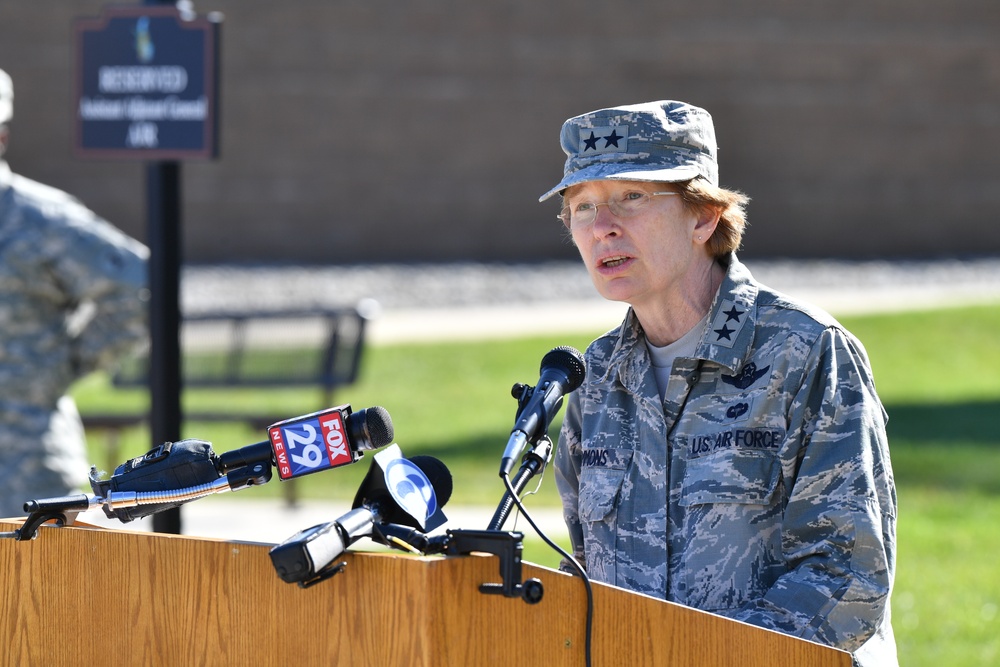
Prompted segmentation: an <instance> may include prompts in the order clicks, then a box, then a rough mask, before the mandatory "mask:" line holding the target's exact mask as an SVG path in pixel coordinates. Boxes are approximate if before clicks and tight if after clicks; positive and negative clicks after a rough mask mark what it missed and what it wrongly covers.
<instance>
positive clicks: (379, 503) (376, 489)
mask: <svg viewBox="0 0 1000 667" xmlns="http://www.w3.org/2000/svg"><path fill="white" fill-rule="evenodd" d="M374 458H375V460H374V461H373V462H372V467H371V468H370V469H369V471H368V475H367V476H366V477H365V480H364V481H363V482H362V484H361V487H360V488H359V489H358V494H357V496H356V497H355V499H354V509H352V510H351V511H350V512H348V513H347V514H345V515H343V516H342V517H340V518H339V519H337V520H335V521H330V522H328V523H323V524H319V525H316V526H312V527H311V528H307V529H305V530H303V531H300V532H298V533H296V534H295V535H292V536H291V537H289V538H288V539H286V540H285V541H284V542H282V543H281V544H278V545H276V546H274V547H272V548H271V550H270V551H269V555H270V557H271V563H272V565H273V566H274V569H275V571H276V572H277V573H278V576H279V577H280V578H281V579H282V580H283V581H285V582H287V583H290V584H291V583H297V584H299V585H300V586H308V585H311V584H312V583H316V582H317V581H320V580H322V579H324V578H326V576H330V575H332V574H333V573H334V571H335V570H336V568H333V571H331V569H330V566H331V564H332V563H333V561H334V560H335V559H337V558H338V557H339V556H340V555H341V554H343V553H344V551H345V550H346V549H347V547H348V546H350V545H351V544H353V543H354V542H355V541H357V540H359V539H361V538H362V537H370V536H372V535H373V534H377V533H378V526H379V525H381V524H383V523H387V524H389V523H391V524H398V525H405V526H410V527H413V528H418V529H420V530H423V531H430V530H433V529H435V528H437V527H439V526H441V525H442V524H443V523H444V522H445V521H446V520H447V519H446V518H445V516H444V514H443V513H442V512H441V507H442V506H444V504H445V503H447V502H448V500H449V499H450V498H451V492H452V479H451V473H450V472H449V471H448V468H447V467H446V466H445V465H444V463H442V462H441V461H439V460H438V459H436V458H434V457H433V456H414V457H413V458H412V459H406V458H403V457H402V454H401V453H400V452H399V448H398V446H396V445H393V446H392V447H389V448H387V449H385V450H383V451H381V452H379V453H378V454H376V455H375V457H374Z"/></svg>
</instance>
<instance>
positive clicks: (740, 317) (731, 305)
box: [709, 299, 747, 347]
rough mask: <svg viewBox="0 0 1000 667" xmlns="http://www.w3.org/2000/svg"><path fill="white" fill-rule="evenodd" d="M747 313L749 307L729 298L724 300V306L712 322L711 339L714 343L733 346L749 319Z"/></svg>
mask: <svg viewBox="0 0 1000 667" xmlns="http://www.w3.org/2000/svg"><path fill="white" fill-rule="evenodd" d="M746 314H747V308H746V307H745V306H740V305H738V304H736V303H735V302H733V301H730V300H729V299H726V300H725V301H723V302H722V308H720V309H719V311H718V313H717V314H716V316H715V320H714V321H713V322H712V330H711V333H710V334H709V341H710V342H711V343H712V344H713V345H721V346H722V347H732V346H733V344H734V343H736V339H737V338H739V335H740V331H742V330H743V325H744V324H745V323H746V321H747V317H746Z"/></svg>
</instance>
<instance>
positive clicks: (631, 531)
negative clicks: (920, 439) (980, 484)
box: [541, 101, 897, 667]
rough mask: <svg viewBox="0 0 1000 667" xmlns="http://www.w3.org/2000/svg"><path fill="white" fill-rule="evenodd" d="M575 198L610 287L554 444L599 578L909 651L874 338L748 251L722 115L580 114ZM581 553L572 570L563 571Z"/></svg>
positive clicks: (576, 234)
mask: <svg viewBox="0 0 1000 667" xmlns="http://www.w3.org/2000/svg"><path fill="white" fill-rule="evenodd" d="M560 143H561V146H562V148H563V150H564V152H565V153H566V155H567V160H566V163H565V170H564V177H563V179H562V181H561V182H560V183H559V184H558V185H556V186H555V187H554V188H552V189H551V190H549V191H548V192H546V193H545V194H544V195H543V196H542V197H541V200H543V201H544V200H546V199H548V198H550V197H552V196H554V195H557V194H558V195H560V196H561V198H562V204H563V208H562V209H561V213H560V216H559V217H560V218H561V220H562V221H563V223H564V224H565V226H566V228H567V229H568V230H569V235H570V236H571V237H572V240H573V243H574V244H575V246H576V247H577V249H578V250H579V252H580V255H581V257H582V259H583V262H584V264H585V265H586V268H587V270H588V272H589V274H590V277H591V279H592V281H593V283H594V285H595V287H596V288H597V291H598V292H599V293H600V294H601V295H602V296H603V297H605V298H606V299H610V300H614V301H622V302H626V303H628V304H629V305H630V308H629V311H628V313H627V315H626V317H625V320H624V321H623V322H622V324H621V325H620V326H619V327H617V328H616V329H614V330H612V331H610V332H608V333H607V334H605V335H603V336H601V337H599V338H598V339H596V340H595V341H594V342H593V343H591V345H590V346H589V347H588V348H587V352H586V355H585V359H586V362H587V377H586V380H585V381H584V383H583V385H582V386H581V388H580V389H578V390H577V391H575V392H574V393H572V394H571V395H570V396H569V398H568V400H567V407H566V414H565V419H564V422H563V426H562V430H561V432H560V438H559V446H558V448H557V451H556V455H555V467H556V482H557V485H558V488H559V492H560V494H561V496H562V499H563V506H564V515H565V518H566V523H567V526H568V528H569V533H570V538H571V542H572V546H573V552H574V557H575V558H576V559H577V560H578V561H579V562H580V563H581V564H583V566H584V567H585V569H586V571H587V572H588V576H590V577H591V578H592V579H594V580H597V581H602V582H606V583H608V584H612V585H615V586H619V587H622V588H626V589H630V590H633V591H637V592H640V593H644V594H647V595H651V596H654V597H658V598H662V599H666V600H670V601H673V602H677V603H680V604H683V605H687V606H690V607H695V608H697V609H701V610H704V611H708V612H712V613H715V614H720V615H723V616H727V617H730V618H733V619H738V620H740V621H745V622H748V623H752V624H754V625H758V626H762V627H765V628H769V629H772V630H777V631H779V632H783V633H786V634H790V635H795V636H798V637H802V638H805V639H808V640H811V641H815V642H819V643H823V644H828V645H831V646H835V647H838V648H841V649H844V650H846V651H850V652H851V653H852V654H853V659H854V664H856V665H865V666H874V665H878V666H879V667H887V666H890V665H896V664H897V658H896V648H895V640H894V639H893V634H892V627H891V624H890V619H889V595H890V591H891V590H892V584H893V577H894V571H895V560H896V492H895V485H894V481H893V475H892V468H891V465H890V462H889V449H888V444H887V441H886V432H885V422H886V413H885V411H884V409H883V407H882V404H881V402H880V401H879V398H878V396H877V394H876V392H875V384H874V381H873V379H872V372H871V368H870V365H869V361H868V358H867V354H866V352H865V350H864V348H863V347H862V345H861V343H860V342H859V341H858V340H857V339H856V338H855V337H854V336H853V335H852V334H851V333H849V332H848V331H846V330H845V329H844V328H843V327H842V326H841V325H840V324H839V323H838V322H837V321H836V320H835V319H834V318H833V317H831V316H830V315H829V314H827V313H825V312H823V311H821V310H819V309H818V308H816V307H814V306H812V305H809V304H806V303H802V302H800V301H796V300H794V299H792V298H790V297H787V296H784V295H782V294H779V293H777V292H775V291H773V290H771V289H769V288H767V287H765V286H764V285H761V284H760V283H757V282H756V281H755V280H754V279H753V277H752V276H751V275H750V272H749V271H748V270H747V268H746V267H745V266H744V265H743V264H741V263H740V262H739V260H737V258H736V254H735V253H736V250H737V249H738V248H739V246H740V245H741V242H742V237H743V231H744V227H745V224H746V215H745V211H746V205H747V202H748V198H747V197H746V196H745V195H743V194H742V193H739V192H735V191H732V190H726V189H723V188H720V187H719V184H718V164H717V147H716V139H715V129H714V125H713V122H712V118H711V116H710V115H709V114H708V113H707V112H706V111H705V110H703V109H700V108H697V107H694V106H691V105H689V104H685V103H682V102H674V101H661V102H651V103H645V104H637V105H631V106H624V107H618V108H610V109H602V110H598V111H593V112H590V113H587V114H583V115H581V116H577V117H575V118H570V119H569V120H567V121H566V122H565V123H564V124H563V127H562V132H561V137H560ZM565 566H566V564H564V567H565Z"/></svg>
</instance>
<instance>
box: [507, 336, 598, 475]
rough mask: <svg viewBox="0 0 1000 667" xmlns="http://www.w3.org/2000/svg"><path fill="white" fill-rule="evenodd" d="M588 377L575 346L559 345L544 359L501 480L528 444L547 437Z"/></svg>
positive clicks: (515, 431)
mask: <svg viewBox="0 0 1000 667" xmlns="http://www.w3.org/2000/svg"><path fill="white" fill-rule="evenodd" d="M586 375H587V365H586V364H585V363H584V361H583V355H582V354H580V353H579V351H577V350H576V349H574V348H572V347H568V346H560V347H557V348H555V349H553V350H550V351H549V352H548V353H547V354H546V355H545V356H544V357H542V364H541V369H540V370H539V379H538V384H537V385H536V386H535V388H534V389H533V390H532V392H531V397H530V398H529V399H528V402H527V404H526V405H524V407H523V408H521V410H520V411H519V412H518V413H517V421H516V422H515V424H514V429H513V430H512V431H511V432H510V439H509V440H508V441H507V448H506V449H504V452H503V458H502V459H501V460H500V476H501V477H504V476H506V475H509V474H510V471H511V469H513V467H514V463H515V461H516V460H517V458H518V457H519V456H520V455H521V453H522V452H523V451H524V448H525V447H526V446H527V445H528V443H534V442H535V441H536V440H538V438H539V437H541V436H543V435H545V433H546V431H547V430H548V428H549V424H550V423H551V422H552V418H553V417H555V416H556V413H557V412H559V408H560V407H562V400H563V396H564V395H566V394H568V393H570V392H572V391H573V390H575V389H576V388H577V387H579V386H580V385H581V384H583V379H584V377H586Z"/></svg>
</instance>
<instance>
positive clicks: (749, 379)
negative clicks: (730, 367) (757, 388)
mask: <svg viewBox="0 0 1000 667" xmlns="http://www.w3.org/2000/svg"><path fill="white" fill-rule="evenodd" d="M769 370H771V367H770V366H765V367H764V368H762V369H760V370H757V364H755V363H754V362H752V361H751V362H750V363H749V364H747V365H746V366H744V367H743V370H742V371H740V374H739V375H723V376H722V381H723V382H725V383H726V384H731V385H732V386H734V387H736V388H737V389H747V388H748V387H750V386H751V385H753V383H754V382H756V381H757V380H759V379H761V378H762V377H764V375H765V374H766V373H767V372H768V371H769Z"/></svg>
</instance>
